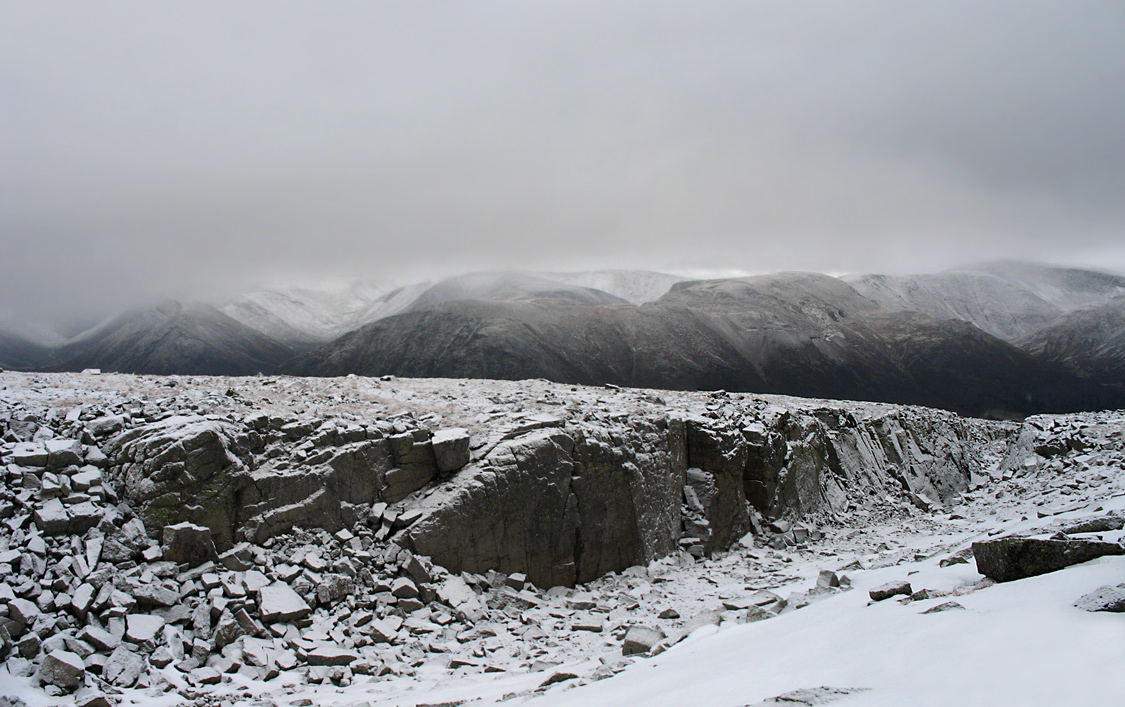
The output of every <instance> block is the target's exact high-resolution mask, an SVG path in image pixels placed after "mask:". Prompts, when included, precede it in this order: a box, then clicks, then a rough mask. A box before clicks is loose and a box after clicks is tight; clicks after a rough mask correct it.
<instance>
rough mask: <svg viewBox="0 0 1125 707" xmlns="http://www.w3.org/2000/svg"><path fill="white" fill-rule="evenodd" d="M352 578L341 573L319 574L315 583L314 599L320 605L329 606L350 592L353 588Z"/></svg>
mask: <svg viewBox="0 0 1125 707" xmlns="http://www.w3.org/2000/svg"><path fill="white" fill-rule="evenodd" d="M354 586H355V585H354V583H353V582H352V580H351V579H350V578H349V577H347V576H345V575H342V574H325V575H321V577H320V583H319V584H317V585H316V601H317V604H318V605H321V606H331V605H332V604H334V603H335V602H337V601H339V600H340V599H343V598H344V597H346V596H347V595H348V594H350V593H351V592H352V590H353V588H354Z"/></svg>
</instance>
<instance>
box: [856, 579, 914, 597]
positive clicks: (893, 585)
mask: <svg viewBox="0 0 1125 707" xmlns="http://www.w3.org/2000/svg"><path fill="white" fill-rule="evenodd" d="M913 593H914V591H913V590H912V589H911V588H910V582H907V581H905V580H903V581H898V582H887V583H886V584H883V585H881V586H878V587H875V588H874V589H872V590H871V591H870V592H868V593H867V594H868V596H870V597H871V601H883V600H884V599H890V598H891V597H893V596H898V595H899V594H906V595H910V594H913Z"/></svg>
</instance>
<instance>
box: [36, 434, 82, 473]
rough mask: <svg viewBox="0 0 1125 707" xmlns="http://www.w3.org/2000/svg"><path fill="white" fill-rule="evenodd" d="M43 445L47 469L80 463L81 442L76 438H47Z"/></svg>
mask: <svg viewBox="0 0 1125 707" xmlns="http://www.w3.org/2000/svg"><path fill="white" fill-rule="evenodd" d="M43 446H44V447H46V449H47V468H48V469H62V468H64V467H68V466H78V465H79V464H81V463H82V456H83V451H82V443H81V442H79V441H78V440H76V439H49V440H47V441H46V442H44V443H43Z"/></svg>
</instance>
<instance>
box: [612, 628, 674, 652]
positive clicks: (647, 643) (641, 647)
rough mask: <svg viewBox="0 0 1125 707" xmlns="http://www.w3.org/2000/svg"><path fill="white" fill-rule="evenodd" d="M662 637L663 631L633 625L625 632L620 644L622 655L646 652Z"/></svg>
mask: <svg viewBox="0 0 1125 707" xmlns="http://www.w3.org/2000/svg"><path fill="white" fill-rule="evenodd" d="M663 639H664V632H663V631H657V630H656V629H651V628H645V627H644V626H633V627H631V628H630V629H629V630H628V631H627V632H626V633H625V640H624V641H623V642H622V644H621V654H622V655H635V654H638V653H648V652H649V651H650V650H652V647H653V646H655V645H656V644H657V643H660V641H662V640H663Z"/></svg>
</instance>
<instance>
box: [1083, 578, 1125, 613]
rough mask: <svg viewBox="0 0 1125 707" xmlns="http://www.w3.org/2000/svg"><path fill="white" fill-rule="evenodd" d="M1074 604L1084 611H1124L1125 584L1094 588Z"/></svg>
mask: <svg viewBox="0 0 1125 707" xmlns="http://www.w3.org/2000/svg"><path fill="white" fill-rule="evenodd" d="M1074 605H1075V606H1076V607H1078V608H1079V609H1083V610H1085V611H1110V612H1113V613H1117V614H1120V613H1125V584H1119V585H1117V586H1116V587H1112V586H1106V587H1101V588H1099V589H1096V590H1094V591H1092V592H1090V593H1089V594H1086V595H1084V596H1082V597H1081V598H1080V599H1079V600H1078V601H1076V602H1074Z"/></svg>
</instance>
